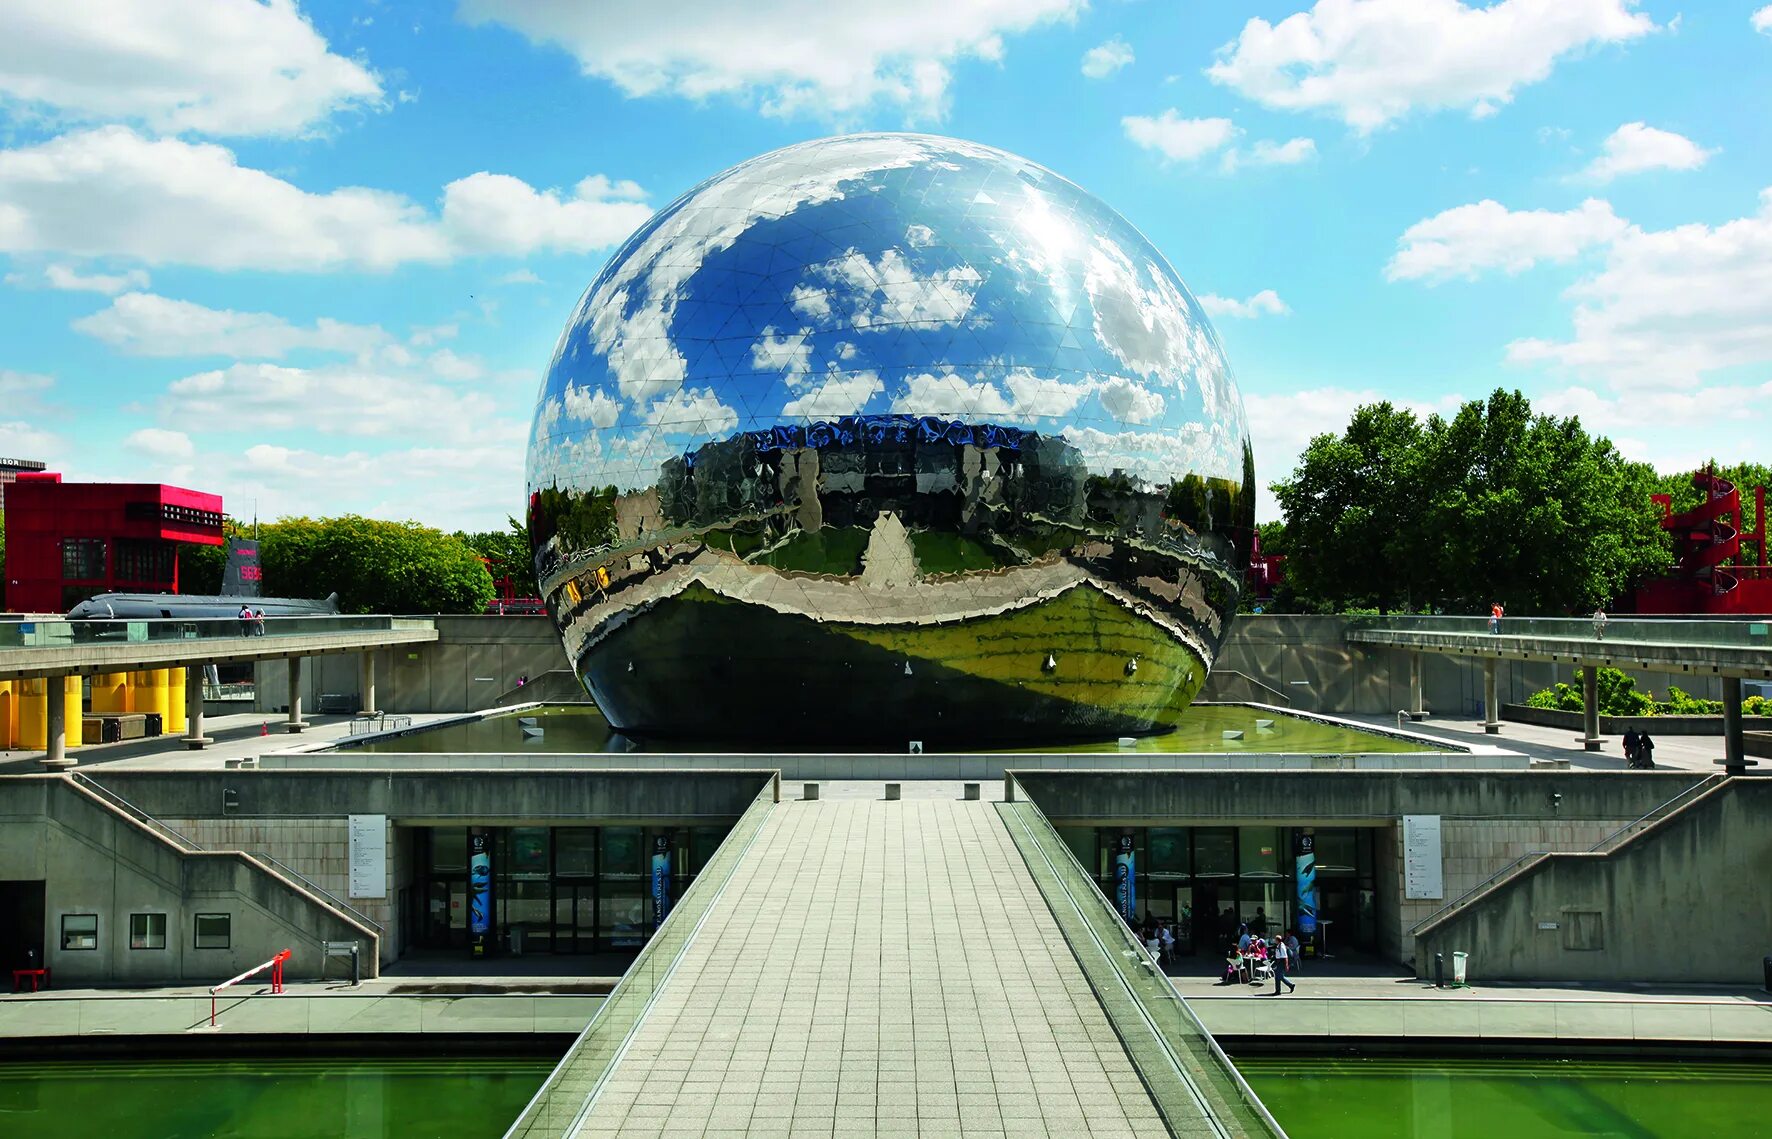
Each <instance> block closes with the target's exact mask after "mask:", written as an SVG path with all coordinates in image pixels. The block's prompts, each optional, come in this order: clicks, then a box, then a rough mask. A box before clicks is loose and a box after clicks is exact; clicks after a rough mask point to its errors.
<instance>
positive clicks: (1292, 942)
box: [1218, 926, 1303, 997]
mask: <svg viewBox="0 0 1772 1139" xmlns="http://www.w3.org/2000/svg"><path fill="white" fill-rule="evenodd" d="M1302 955H1303V954H1302V952H1301V950H1300V948H1299V944H1298V938H1297V937H1296V936H1295V935H1294V934H1293V932H1292V931H1291V930H1289V929H1287V930H1281V931H1280V932H1279V933H1276V934H1274V935H1273V936H1272V937H1268V936H1265V935H1263V934H1260V933H1251V932H1250V930H1249V927H1248V926H1243V927H1241V928H1240V929H1238V930H1237V940H1236V941H1234V942H1231V943H1230V945H1229V946H1228V947H1227V948H1226V949H1225V957H1224V977H1223V979H1222V980H1220V981H1219V982H1218V983H1219V984H1221V985H1238V984H1248V985H1254V984H1260V982H1261V970H1262V968H1263V966H1271V967H1272V969H1273V974H1274V992H1273V995H1274V996H1276V997H1277V996H1279V995H1280V994H1281V988H1280V986H1281V985H1284V986H1286V988H1285V990H1284V991H1285V992H1288V993H1290V992H1293V991H1294V990H1296V989H1297V988H1298V986H1297V985H1295V984H1293V982H1292V976H1291V974H1292V973H1294V972H1295V971H1296V970H1297V969H1298V964H1299V960H1300V958H1301V957H1302Z"/></svg>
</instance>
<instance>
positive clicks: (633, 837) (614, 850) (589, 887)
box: [406, 826, 731, 953]
mask: <svg viewBox="0 0 1772 1139" xmlns="http://www.w3.org/2000/svg"><path fill="white" fill-rule="evenodd" d="M730 829H731V828H729V827H703V826H691V827H474V828H469V827H465V826H462V827H421V828H417V830H416V835H415V841H414V853H415V858H416V863H417V879H418V880H417V882H416V883H415V886H416V888H415V889H414V890H413V891H412V892H411V894H410V895H409V897H410V898H411V899H412V901H411V902H409V906H411V907H412V909H413V910H414V911H416V912H409V913H408V914H407V915H406V920H407V923H408V925H407V928H408V929H409V930H412V931H413V934H412V937H411V943H412V944H413V945H415V946H417V947H419V948H424V949H466V948H467V947H468V946H469V944H470V931H469V919H470V913H471V910H472V899H471V896H470V886H469V851H470V848H471V842H470V834H471V833H472V832H479V833H482V834H484V835H485V836H486V845H487V850H488V852H489V854H490V857H491V861H492V875H491V882H492V898H491V902H492V904H491V910H490V913H491V923H492V927H491V930H490V931H489V933H490V936H489V938H488V940H489V942H490V945H491V947H492V949H491V951H492V952H495V953H502V952H511V953H602V952H610V951H619V950H628V949H638V948H640V947H641V946H642V945H644V944H645V943H646V939H647V938H648V937H650V936H651V935H652V932H653V930H654V929H655V928H656V927H657V924H658V910H659V907H660V905H661V903H662V904H663V905H664V906H665V910H666V912H668V910H669V905H670V903H671V901H673V900H674V899H676V898H680V897H682V895H683V891H685V890H687V889H688V888H689V884H690V883H691V882H693V881H694V880H695V875H696V874H697V873H698V872H699V871H700V870H701V868H702V866H703V865H705V864H706V862H707V860H708V857H709V856H710V855H711V854H712V853H713V852H714V849H715V848H716V847H718V846H719V845H720V842H721V841H722V840H723V839H724V838H725V837H726V833H727V831H728V830H730Z"/></svg>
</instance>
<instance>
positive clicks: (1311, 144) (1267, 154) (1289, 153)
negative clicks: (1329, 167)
mask: <svg viewBox="0 0 1772 1139" xmlns="http://www.w3.org/2000/svg"><path fill="white" fill-rule="evenodd" d="M1316 156H1317V142H1316V140H1315V139H1309V138H1291V139H1287V140H1286V141H1285V142H1272V141H1270V140H1268V139H1265V138H1264V139H1261V140H1259V141H1258V142H1256V143H1255V145H1253V146H1251V147H1250V148H1249V149H1248V151H1247V152H1241V153H1239V154H1238V156H1237V161H1238V162H1241V163H1245V164H1247V165H1250V166H1295V165H1297V164H1298V163H1300V162H1309V161H1310V160H1311V159H1313V158H1315V157H1316Z"/></svg>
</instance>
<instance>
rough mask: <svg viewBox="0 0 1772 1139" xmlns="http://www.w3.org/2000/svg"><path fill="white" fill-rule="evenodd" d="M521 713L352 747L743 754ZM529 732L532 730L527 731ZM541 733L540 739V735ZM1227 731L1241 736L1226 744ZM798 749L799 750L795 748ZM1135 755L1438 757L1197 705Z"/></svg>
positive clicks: (1342, 730) (1274, 716)
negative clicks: (1366, 754)
mask: <svg viewBox="0 0 1772 1139" xmlns="http://www.w3.org/2000/svg"><path fill="white" fill-rule="evenodd" d="M528 718H533V719H534V721H535V722H534V724H533V725H525V724H523V723H521V722H520V717H519V716H517V715H501V716H488V717H487V718H485V719H483V720H476V721H473V722H470V723H462V724H450V725H447V726H445V727H440V728H431V729H425V730H420V731H415V732H412V733H411V734H409V735H403V736H398V737H395V738H393V739H388V740H379V741H376V742H374V743H367V744H363V745H360V746H359V747H357V748H353V749H351V750H353V751H372V752H482V753H488V752H522V751H532V752H553V753H575V752H587V753H588V752H621V751H642V752H666V753H677V752H686V751H687V752H703V753H722V752H743V751H749V750H752V749H751V748H750V747H748V746H747V745H745V744H744V743H742V742H738V741H735V742H733V743H732V744H730V745H722V744H720V743H719V742H712V743H706V742H701V741H697V742H694V743H686V742H682V741H670V740H631V739H629V738H627V737H625V736H620V735H617V734H616V733H615V732H614V731H613V730H611V728H610V727H609V722H608V721H607V720H605V719H604V718H603V717H602V716H601V715H599V714H598V713H597V712H596V711H595V709H593V708H590V707H589V706H577V707H575V706H561V707H555V708H542V709H537V710H536V711H534V712H524V713H522V716H521V719H528ZM526 728H529V729H530V730H528V731H526V730H525V729H526ZM535 728H539V729H540V732H539V733H536V732H535V731H534V730H533V729H535ZM1226 732H1241V733H1242V736H1241V737H1240V738H1236V739H1226V738H1225V733H1226ZM789 750H797V749H789ZM1015 750H1017V751H1023V752H1112V751H1119V750H1120V748H1119V746H1118V745H1117V744H1116V743H1115V742H1114V741H1113V740H1107V741H1104V742H1089V743H1058V744H1053V745H1051V746H1049V747H1040V748H1021V749H1015ZM1133 750H1136V751H1143V752H1219V753H1225V752H1239V751H1243V752H1269V753H1271V752H1283V753H1287V754H1291V755H1328V754H1336V755H1348V754H1355V753H1364V752H1418V753H1419V752H1431V751H1434V750H1436V749H1435V748H1433V747H1432V746H1431V745H1428V744H1423V743H1420V742H1417V741H1413V740H1405V739H1398V738H1396V737H1394V736H1387V735H1383V734H1381V733H1379V732H1370V731H1362V730H1360V729H1358V728H1349V727H1343V726H1342V725H1340V724H1336V723H1332V722H1329V721H1325V720H1316V719H1307V718H1305V717H1302V716H1287V715H1282V714H1278V713H1274V712H1268V711H1263V710H1259V709H1256V708H1251V707H1248V706H1246V705H1240V704H1195V705H1194V706H1192V707H1191V708H1189V709H1188V711H1187V715H1186V716H1184V717H1183V718H1182V721H1181V725H1180V726H1179V727H1177V728H1176V729H1175V730H1174V731H1169V732H1163V733H1160V734H1158V735H1150V736H1140V737H1138V742H1137V744H1136V745H1135V746H1134V748H1133Z"/></svg>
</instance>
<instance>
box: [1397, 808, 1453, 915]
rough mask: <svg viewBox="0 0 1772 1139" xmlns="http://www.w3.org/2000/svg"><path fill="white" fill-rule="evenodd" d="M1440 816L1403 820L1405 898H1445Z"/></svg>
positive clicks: (1415, 816)
mask: <svg viewBox="0 0 1772 1139" xmlns="http://www.w3.org/2000/svg"><path fill="white" fill-rule="evenodd" d="M1441 859H1442V852H1441V848H1440V816H1438V815H1404V816H1403V896H1404V897H1405V898H1443V897H1445V896H1446V883H1445V877H1444V874H1443V873H1442V866H1441Z"/></svg>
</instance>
